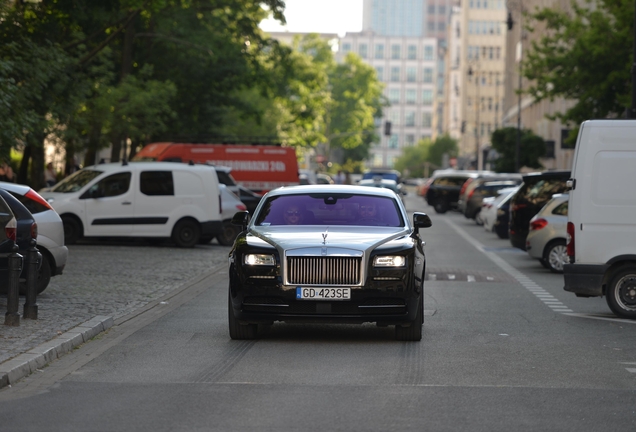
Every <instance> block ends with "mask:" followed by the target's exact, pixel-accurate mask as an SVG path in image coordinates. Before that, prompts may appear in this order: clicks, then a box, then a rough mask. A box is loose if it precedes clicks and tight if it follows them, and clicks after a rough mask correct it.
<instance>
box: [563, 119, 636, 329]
mask: <svg viewBox="0 0 636 432" xmlns="http://www.w3.org/2000/svg"><path fill="white" fill-rule="evenodd" d="M571 177H572V178H571V179H570V180H569V181H568V186H569V188H570V192H569V194H570V199H569V210H568V225H567V231H568V245H567V251H568V255H569V258H570V264H566V265H564V268H563V273H564V279H565V290H566V291H571V292H573V293H575V294H576V295H577V296H578V297H594V296H603V295H604V296H606V300H607V304H608V305H609V307H610V309H611V310H612V312H614V313H615V314H616V315H618V316H620V317H624V318H632V319H636V186H635V185H636V120H589V121H586V122H583V124H582V125H581V129H580V130H579V135H578V138H577V141H576V150H575V152H574V161H573V165H572V176H571Z"/></svg>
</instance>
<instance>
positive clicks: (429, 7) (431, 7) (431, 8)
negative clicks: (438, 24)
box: [428, 5, 435, 14]
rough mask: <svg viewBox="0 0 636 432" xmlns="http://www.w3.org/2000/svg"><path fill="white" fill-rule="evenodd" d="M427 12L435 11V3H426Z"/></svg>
mask: <svg viewBox="0 0 636 432" xmlns="http://www.w3.org/2000/svg"><path fill="white" fill-rule="evenodd" d="M428 13H430V14H434V13H435V5H428Z"/></svg>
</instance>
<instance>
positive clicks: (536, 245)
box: [526, 194, 569, 273]
mask: <svg viewBox="0 0 636 432" xmlns="http://www.w3.org/2000/svg"><path fill="white" fill-rule="evenodd" d="M567 223H568V194H556V195H553V196H552V199H551V200H550V201H548V202H547V203H546V205H545V206H544V207H543V208H542V209H541V210H540V211H539V213H537V214H536V215H535V216H534V217H533V218H532V219H530V226H529V228H530V232H529V233H528V237H527V238H526V251H527V252H528V255H530V256H531V257H532V258H536V259H538V260H539V261H540V262H541V264H542V265H543V266H544V267H545V268H547V269H549V270H550V271H553V272H555V273H563V264H567V263H568V262H569V258H568V255H567V249H566V246H565V244H566V236H567V229H566V227H567Z"/></svg>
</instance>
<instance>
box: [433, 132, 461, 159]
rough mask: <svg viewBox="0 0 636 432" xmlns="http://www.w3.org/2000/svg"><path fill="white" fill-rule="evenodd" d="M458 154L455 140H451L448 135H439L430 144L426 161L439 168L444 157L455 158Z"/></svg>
mask: <svg viewBox="0 0 636 432" xmlns="http://www.w3.org/2000/svg"><path fill="white" fill-rule="evenodd" d="M458 152H459V150H458V147H457V140H456V139H453V138H451V137H450V136H449V135H441V136H438V137H437V138H436V139H435V141H433V143H432V144H431V147H430V149H429V152H428V161H429V162H430V163H431V164H433V165H436V166H440V167H441V166H442V164H443V161H444V155H446V157H448V158H451V157H457V154H458Z"/></svg>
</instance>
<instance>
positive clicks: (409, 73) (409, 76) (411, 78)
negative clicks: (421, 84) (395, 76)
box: [406, 67, 417, 82]
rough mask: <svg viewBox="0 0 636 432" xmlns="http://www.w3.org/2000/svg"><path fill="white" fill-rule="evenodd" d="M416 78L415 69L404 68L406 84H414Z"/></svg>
mask: <svg viewBox="0 0 636 432" xmlns="http://www.w3.org/2000/svg"><path fill="white" fill-rule="evenodd" d="M416 78H417V68H414V67H407V68H406V81H407V82H415V80H416Z"/></svg>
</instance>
